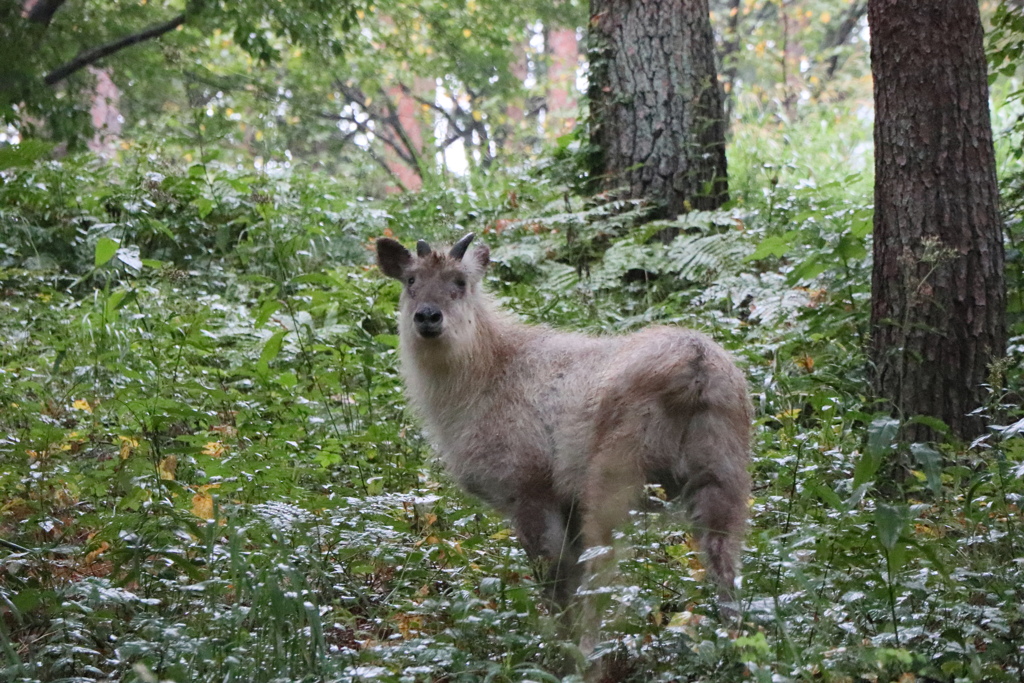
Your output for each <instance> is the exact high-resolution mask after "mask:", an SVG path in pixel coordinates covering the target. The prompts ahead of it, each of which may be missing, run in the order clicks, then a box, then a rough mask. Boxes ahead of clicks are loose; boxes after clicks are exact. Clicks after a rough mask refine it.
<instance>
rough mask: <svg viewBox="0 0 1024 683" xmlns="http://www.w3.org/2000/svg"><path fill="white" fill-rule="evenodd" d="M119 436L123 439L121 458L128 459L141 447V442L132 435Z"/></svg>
mask: <svg viewBox="0 0 1024 683" xmlns="http://www.w3.org/2000/svg"><path fill="white" fill-rule="evenodd" d="M117 438H119V439H120V440H121V459H122V460H127V459H128V456H129V455H131V454H132V451H134V450H135V449H136V448H138V447H139V442H138V440H137V439H133V438H132V437H130V436H119V437H117Z"/></svg>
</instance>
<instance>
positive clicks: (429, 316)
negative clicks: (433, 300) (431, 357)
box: [412, 304, 444, 339]
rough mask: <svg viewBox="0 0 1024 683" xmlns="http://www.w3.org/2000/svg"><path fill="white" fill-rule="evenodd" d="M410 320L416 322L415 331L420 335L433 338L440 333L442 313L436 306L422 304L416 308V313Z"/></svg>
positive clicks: (442, 319)
mask: <svg viewBox="0 0 1024 683" xmlns="http://www.w3.org/2000/svg"><path fill="white" fill-rule="evenodd" d="M412 321H413V323H415V324H416V331H417V332H419V333H420V336H421V337H425V338H426V339H433V338H434V337H438V336H440V335H441V325H442V322H443V321H444V315H443V314H442V313H441V309H440V308H438V307H437V306H434V305H432V304H423V305H422V306H420V307H419V308H417V309H416V313H414V314H413V316H412Z"/></svg>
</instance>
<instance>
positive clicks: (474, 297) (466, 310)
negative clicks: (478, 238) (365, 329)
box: [377, 233, 491, 339]
mask: <svg viewBox="0 0 1024 683" xmlns="http://www.w3.org/2000/svg"><path fill="white" fill-rule="evenodd" d="M473 237H474V235H473V233H469V234H468V235H466V236H465V237H463V238H462V239H460V240H459V241H458V242H456V243H455V245H454V246H453V247H452V248H451V249H450V250H449V251H448V253H444V252H443V251H434V250H433V249H431V248H430V245H429V244H427V243H426V242H424V241H423V240H420V241H419V242H417V243H416V254H415V256H414V255H413V254H412V253H411V252H410V251H409V250H408V249H406V248H405V247H403V246H402V245H401V244H400V243H398V242H396V241H395V240H393V239H388V238H387V237H381V238H380V239H378V240H377V265H378V266H380V269H381V270H382V271H383V272H384V274H385V275H387V276H388V277H393V278H395V279H396V280H398V281H399V282H401V283H402V286H403V288H404V289H403V291H402V302H401V316H402V323H403V327H405V328H406V329H409V328H410V327H411V331H415V333H416V335H417V336H418V337H420V338H422V339H438V338H442V337H453V336H458V335H460V334H463V333H465V332H466V331H467V330H466V327H467V325H472V316H473V314H474V306H475V304H477V303H479V300H480V280H481V279H482V278H483V274H484V271H485V270H486V268H487V264H488V263H489V262H490V254H491V252H490V250H489V249H488V248H487V246H486V245H480V246H478V247H476V248H475V249H473V250H472V251H470V252H469V253H468V254H467V250H468V249H469V243H470V242H472V241H473ZM410 323H411V325H410Z"/></svg>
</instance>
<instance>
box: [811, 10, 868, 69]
mask: <svg viewBox="0 0 1024 683" xmlns="http://www.w3.org/2000/svg"><path fill="white" fill-rule="evenodd" d="M867 11H868V3H867V1H866V0H859V1H858V2H855V3H853V4H852V5H850V7H849V9H848V10H847V11H846V16H844V17H843V20H842V21H841V22H839V25H838V26H837V27H836V28H835V29H834V30H833V31H830V32H829V33H828V34H827V35H826V36H825V40H824V41H822V45H821V47H820V48H819V49H820V50H834V49H836V48H839V47H841V46H843V45H845V44H846V41H848V40H849V39H850V36H851V35H853V32H854V30H855V29H856V28H857V25H858V24H859V23H860V20H861V18H862V17H863V16H864V15H865V14H867ZM825 62H826V63H827V64H828V66H827V67H826V68H825V79H826V80H828V79H831V78H832V77H833V76H834V75H835V73H836V70H837V69H838V68H839V55H838V54H833V55H832V56H830V57H829V58H828V59H826V60H825Z"/></svg>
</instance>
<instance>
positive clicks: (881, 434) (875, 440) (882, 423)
mask: <svg viewBox="0 0 1024 683" xmlns="http://www.w3.org/2000/svg"><path fill="white" fill-rule="evenodd" d="M899 429H900V421H899V420H897V419H896V418H893V417H876V418H875V419H874V420H872V421H871V424H870V425H868V445H867V452H868V453H870V454H872V455H877V456H879V457H881V456H883V455H885V454H886V453H888V452H890V451H891V450H892V446H893V444H894V443H895V442H896V434H897V433H898V432H899Z"/></svg>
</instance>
